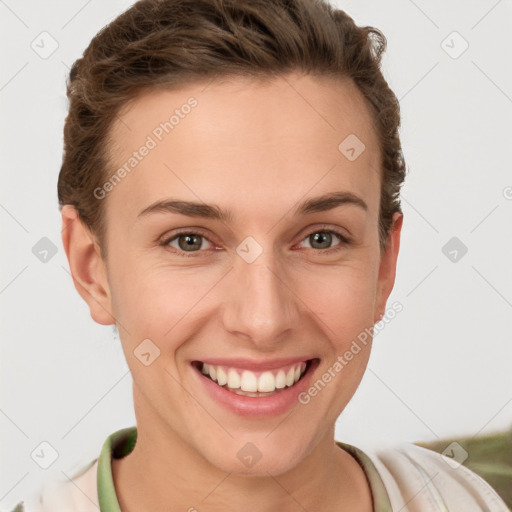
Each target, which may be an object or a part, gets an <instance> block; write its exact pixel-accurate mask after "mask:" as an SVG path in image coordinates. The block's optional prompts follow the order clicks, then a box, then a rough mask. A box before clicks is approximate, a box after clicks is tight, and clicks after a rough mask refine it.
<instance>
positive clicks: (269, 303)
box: [222, 250, 300, 349]
mask: <svg viewBox="0 0 512 512" xmlns="http://www.w3.org/2000/svg"><path fill="white" fill-rule="evenodd" d="M223 285H224V286H226V287H227V288H226V289H225V290H224V293H225V297H228V300H226V301H225V303H224V309H223V312H222V317H223V324H224V328H225V329H226V331H228V332H230V333H231V334H232V335H233V336H238V337H241V336H242V337H245V338H247V339H249V340H250V341H251V342H252V344H253V345H255V346H258V348H260V349H264V348H269V349H270V348H272V349H274V348H275V344H276V342H278V341H282V339H283V338H284V337H285V336H286V335H287V334H290V332H291V331H292V330H293V329H295V328H297V326H298V325H299V319H300V311H299V304H300V300H299V298H298V297H297V296H296V295H295V294H294V293H293V284H292V283H291V282H290V278H288V279H287V273H286V272H285V271H284V270H283V268H282V265H281V266H280V265H277V264H276V260H275V258H274V255H273V253H272V251H271V250H266V251H263V253H262V254H261V255H260V256H259V257H258V258H257V259H256V260H255V261H253V262H252V263H248V262H247V261H245V260H244V259H243V258H241V257H238V256H237V257H235V261H234V264H233V269H232V270H231V272H229V274H228V279H226V281H225V282H224V283H223Z"/></svg>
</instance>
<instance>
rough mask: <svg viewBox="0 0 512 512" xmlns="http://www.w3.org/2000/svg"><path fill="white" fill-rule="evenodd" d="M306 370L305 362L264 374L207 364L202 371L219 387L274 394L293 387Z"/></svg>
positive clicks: (204, 364)
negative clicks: (273, 392)
mask: <svg viewBox="0 0 512 512" xmlns="http://www.w3.org/2000/svg"><path fill="white" fill-rule="evenodd" d="M305 370H306V363H305V362H301V363H296V364H293V365H291V366H286V367H283V368H279V369H276V370H272V371H270V370H269V371H265V372H262V373H255V372H251V371H250V370H240V369H237V368H228V367H226V366H214V365H211V364H207V363H203V367H202V369H201V371H202V372H203V373H204V374H205V375H209V376H210V378H211V379H212V380H213V381H215V382H217V384H218V385H219V386H224V385H225V384H227V386H228V387H229V388H232V389H242V391H253V392H256V391H260V392H272V391H275V390H276V388H277V389H282V388H284V387H286V386H288V387H289V386H293V385H294V384H295V383H296V382H297V381H298V380H299V379H300V377H301V375H302V374H303V373H304V371H305Z"/></svg>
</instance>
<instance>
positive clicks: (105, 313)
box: [61, 205, 115, 325]
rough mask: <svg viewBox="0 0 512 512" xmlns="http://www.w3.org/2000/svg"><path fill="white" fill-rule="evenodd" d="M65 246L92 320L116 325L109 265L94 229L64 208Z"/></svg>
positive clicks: (73, 274) (77, 284)
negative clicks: (104, 259)
mask: <svg viewBox="0 0 512 512" xmlns="http://www.w3.org/2000/svg"><path fill="white" fill-rule="evenodd" d="M61 215H62V244H63V246H64V250H65V251H66V256H67V258H68V262H69V268H70V270H71V276H72V278H73V283H74V285H75V288H76V289H77V291H78V293H79V294H80V296H81V297H82V299H84V300H85V302H86V303H87V304H88V306H89V311H90V313H91V317H92V318H93V320H94V321H95V322H97V323H98V324H101V325H111V324H115V318H114V316H113V315H112V305H111V296H110V288H109V284H108V279H107V269H106V264H105V262H104V261H103V259H102V258H101V253H100V248H99V245H98V242H97V241H96V239H95V237H94V236H93V235H92V233H91V231H90V229H89V228H88V227H87V226H86V225H85V224H84V223H83V222H82V221H81V219H80V218H79V217H78V213H77V211H76V209H75V207H74V206H72V205H64V206H63V207H62V212H61Z"/></svg>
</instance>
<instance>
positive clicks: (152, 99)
mask: <svg viewBox="0 0 512 512" xmlns="http://www.w3.org/2000/svg"><path fill="white" fill-rule="evenodd" d="M173 114H174V118H171V120H170V121H169V119H170V116H171V115H173ZM166 122H167V124H165V123H166ZM349 136H350V137H351V138H350V139H348V142H345V143H344V144H342V146H341V150H340V148H339V146H340V144H341V143H343V141H344V140H345V139H346V138H347V137H349ZM354 136H356V137H357V139H355V138H354ZM354 141H355V142H354ZM111 142H112V144H111V157H112V169H113V170H117V169H120V168H122V167H123V165H125V164H126V165H125V167H124V168H125V171H126V172H124V173H123V172H120V173H118V177H119V178H120V179H118V180H115V181H112V182H111V183H110V185H109V184H106V186H105V187H104V188H103V189H102V191H103V192H101V191H99V192H98V195H103V194H104V198H103V199H102V200H104V201H106V203H105V204H106V219H107V226H108V228H107V244H108V256H107V261H106V262H102V261H99V262H98V266H97V267H96V268H97V270H98V272H97V273H96V285H95V286H96V287H95V288H94V290H93V291H92V293H89V294H85V293H84V294H83V296H84V298H85V299H86V300H87V301H88V302H89V305H90V308H91V315H92V316H93V318H94V319H95V320H96V321H97V322H99V323H104V324H108V323H113V322H114V320H113V318H115V322H116V323H117V327H118V329H119V334H120V337H121V342H122V345H123V350H124V354H125V356H126V360H127V363H128V365H129V367H130V370H131V373H132V377H133V381H134V403H135V412H136V416H137V424H138V427H139V430H140V431H143V430H145V431H146V432H152V434H153V435H154V436H155V439H156V438H157V437H158V436H164V435H165V436H167V437H168V438H169V439H170V438H172V439H179V441H180V442H181V443H182V444H183V446H187V448H188V449H189V450H190V452H191V453H194V454H199V455H200V457H202V458H204V459H205V460H206V461H208V462H209V463H211V464H213V465H214V466H216V467H218V468H221V469H222V470H223V471H233V472H235V473H240V474H266V472H267V471H269V472H271V473H273V474H279V473H282V472H283V471H286V470H287V469H290V468H292V467H294V466H295V465H297V464H298V463H299V461H300V460H301V459H303V458H304V457H305V456H306V455H308V454H309V453H312V452H313V450H314V449H315V447H317V446H320V445H321V443H327V442H329V443H330V444H331V445H332V432H333V425H334V423H335V421H336V419H337V417H338V416H339V414H340V413H341V411H342V410H343V409H344V408H345V406H346V405H347V403H348V402H349V400H350V398H351V397H352V395H353V394H354V392H355V390H356V388H357V386H358V385H359V383H360V381H361V378H362V376H363V374H364V371H365V368H366V364H367V361H368V357H369V354H370V348H371V338H368V339H367V340H366V343H365V344H363V343H361V342H359V343H358V345H359V351H358V352H357V353H354V352H355V351H354V350H352V353H353V357H351V358H350V360H349V359H348V358H347V357H344V354H346V352H347V351H350V349H351V346H352V347H353V346H354V345H353V341H354V340H357V339H358V335H360V333H361V332H364V330H365V328H371V326H373V325H374V323H375V322H376V321H377V320H378V319H379V314H380V313H383V312H384V309H385V305H386V300H387V298H388V295H389V293H390V292H391V289H392V287H393V282H394V271H395V266H396V258H397V253H398V242H399V233H400V221H401V217H400V216H399V215H397V216H396V220H397V222H396V223H395V228H394V231H393V233H392V235H391V239H390V240H391V243H390V245H389V249H388V250H387V251H385V252H383V253H381V252H380V249H379V239H378V214H379V195H380V185H381V182H380V179H381V178H380V173H379V150H378V144H377V139H376V136H375V134H374V133H373V131H372V121H371V118H370V113H369V111H368V110H367V108H366V105H365V103H364V100H363V97H362V96H361V94H360V93H359V92H358V91H357V89H356V88H355V86H354V85H353V84H352V83H351V82H348V81H332V80H329V79H325V78H319V77H311V76H302V75H298V74H290V75H287V76H286V78H284V77H282V78H279V79H275V80H273V81H269V82H256V81H255V80H250V79H242V78H236V79H232V80H229V81H228V80H224V81H214V82H212V83H211V84H209V85H208V86H206V84H205V83H202V84H198V85H190V86H189V87H187V88H183V89H180V90H177V91H154V92H151V93H148V94H145V95H143V96H141V97H139V98H137V99H136V101H134V102H133V103H132V104H131V105H129V107H127V108H125V109H124V110H123V111H122V112H121V113H120V115H119V119H118V121H117V122H116V124H115V125H114V126H113V129H112V141H111ZM349 142H351V144H350V143H349ZM361 143H362V144H364V151H362V152H360V150H361V148H362V146H361ZM143 147H146V148H147V149H146V150H144V149H142V148H143ZM349 147H354V148H355V152H351V151H350V150H349V149H348V152H347V148H349ZM134 152H136V154H135V153H134ZM359 153H360V154H359ZM347 155H349V156H350V157H351V158H348V157H347ZM354 156H355V158H354ZM130 159H131V160H130ZM321 198H323V199H321ZM188 203H194V204H188ZM156 205H159V206H156ZM206 205H208V206H206ZM92 296H94V297H95V299H94V300H92V298H91V297H92ZM107 311H108V312H110V313H111V314H112V316H110V315H108V314H107V313H106V312H107ZM112 317H113V318H112ZM340 357H341V358H342V360H343V363H341V359H340ZM337 361H338V365H336V362H337ZM204 362H207V363H209V364H210V367H205V366H204V365H202V363H204ZM301 362H304V363H306V371H305V373H304V374H303V375H302V374H301V370H302V367H303V366H304V365H302V366H301V364H300V363H301ZM340 365H341V369H340ZM202 368H203V370H204V372H212V373H213V375H212V377H214V378H216V379H217V380H218V382H217V383H215V382H214V381H213V380H212V378H210V377H207V376H206V375H204V373H203V370H202ZM210 368H213V370H211V369H210ZM292 368H293V369H292ZM280 372H281V373H282V374H284V377H283V375H280ZM269 373H270V374H269ZM235 374H236V375H238V377H239V378H240V380H241V382H238V381H237V377H236V375H235ZM301 375H302V376H301ZM326 375H327V377H326ZM329 375H330V379H329ZM297 376H299V377H300V379H299V380H298V382H296V383H295V384H293V382H294V380H295V378H296V377H297ZM287 378H288V379H291V380H289V381H288V382H287ZM225 379H229V380H228V381H227V382H225V383H224V381H225ZM319 380H320V381H322V382H321V384H320V385H319V384H318V382H319ZM315 382H316V383H317V385H316V392H315V391H311V389H312V388H313V387H315ZM221 383H222V384H223V387H221V386H220V384H221ZM283 383H284V384H283ZM322 383H323V385H322ZM237 385H242V387H245V388H246V389H249V390H252V393H253V394H254V393H255V392H256V390H257V389H260V390H265V389H267V390H268V389H270V390H271V389H274V391H273V392H272V391H267V392H265V393H264V394H263V395H259V396H241V395H240V394H237V391H234V390H231V391H230V390H227V389H226V386H230V387H231V388H233V389H234V388H235V387H236V386H237ZM258 385H259V386H260V387H259V388H258ZM254 386H255V387H254ZM266 386H268V387H266ZM275 386H277V389H275ZM283 386H284V387H283ZM260 392H261V391H260ZM164 433H165V434H164ZM329 435H331V438H329ZM327 439H328V441H326V440H327ZM155 442H156V441H155ZM249 442H250V443H252V445H254V446H253V447H251V445H247V443H249ZM242 447H245V448H244V449H245V450H249V452H250V451H251V450H254V451H255V452H257V453H260V454H262V457H261V460H260V462H258V464H256V465H254V466H253V467H250V466H249V465H247V464H245V463H244V461H243V456H244V452H242V454H240V450H241V448H242ZM254 447H256V448H254ZM249 455H254V454H253V453H249Z"/></svg>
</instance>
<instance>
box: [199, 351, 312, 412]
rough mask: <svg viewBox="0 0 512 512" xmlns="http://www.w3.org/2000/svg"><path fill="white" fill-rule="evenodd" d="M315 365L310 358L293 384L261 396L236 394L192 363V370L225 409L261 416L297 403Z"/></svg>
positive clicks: (280, 410)
mask: <svg viewBox="0 0 512 512" xmlns="http://www.w3.org/2000/svg"><path fill="white" fill-rule="evenodd" d="M317 366H318V359H314V360H312V361H311V362H310V363H309V365H308V369H307V371H306V373H305V374H304V375H303V376H302V378H301V379H300V380H299V381H298V382H297V383H295V384H294V385H293V386H291V387H286V388H284V389H283V390H282V391H279V392H278V393H276V394H275V395H270V396H262V397H253V396H243V395H237V394H236V393H233V392H231V391H228V390H227V389H225V388H223V387H221V386H219V385H218V384H216V383H215V382H213V380H211V379H209V378H208V377H206V376H205V375H204V374H203V373H201V371H200V370H199V369H198V368H197V367H195V366H193V365H192V371H193V372H194V374H195V375H196V377H197V378H198V379H199V380H200V381H201V383H202V385H203V386H204V387H205V388H206V391H207V392H208V393H209V394H210V396H211V397H212V398H213V399H214V400H215V401H216V402H218V403H219V404H221V405H222V406H224V407H225V408H226V409H228V410H229V411H231V412H234V413H235V414H238V415H240V416H251V417H255V418H261V417H269V416H277V415H279V414H283V413H284V412H286V411H287V410H288V409H290V407H292V405H294V404H298V403H299V399H298V396H299V395H300V393H302V392H303V391H305V390H306V389H307V387H308V386H309V381H310V380H311V375H312V374H313V372H314V370H315V368H316V367H317Z"/></svg>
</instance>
